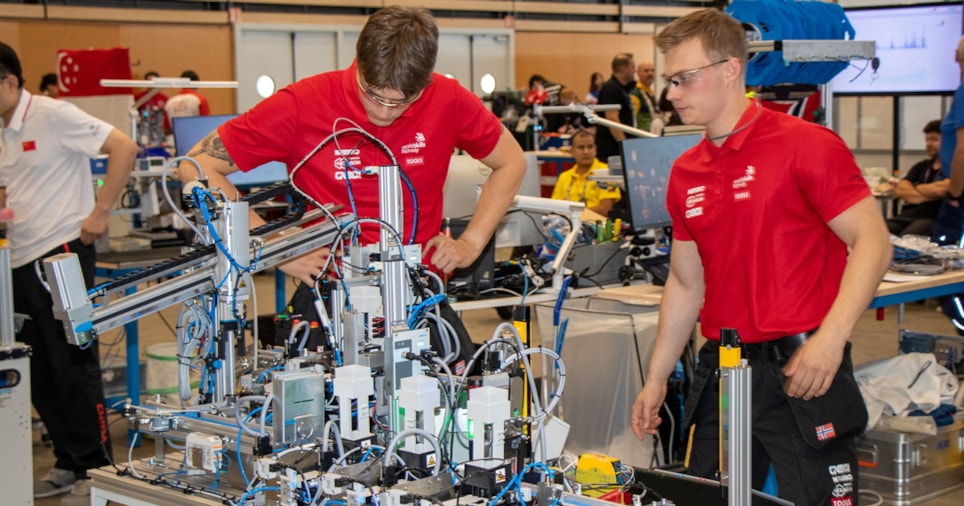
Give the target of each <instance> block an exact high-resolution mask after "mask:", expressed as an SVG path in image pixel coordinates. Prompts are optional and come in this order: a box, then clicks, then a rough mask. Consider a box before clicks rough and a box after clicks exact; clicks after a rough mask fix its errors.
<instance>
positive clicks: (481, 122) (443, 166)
mask: <svg viewBox="0 0 964 506" xmlns="http://www.w3.org/2000/svg"><path fill="white" fill-rule="evenodd" d="M355 69H356V66H355V64H354V63H353V64H352V65H351V67H349V68H347V69H344V70H337V71H333V72H327V73H324V74H318V75H315V76H311V77H308V78H306V79H302V80H301V81H298V82H297V83H294V84H292V85H290V86H288V87H286V88H284V89H282V90H281V91H279V92H278V93H275V94H274V95H272V96H271V97H269V98H267V99H265V100H263V101H262V102H260V103H259V104H258V105H257V106H255V107H254V108H252V109H251V110H250V111H248V112H247V113H245V114H243V115H241V116H239V117H237V118H235V119H234V120H232V121H229V122H228V123H225V124H224V125H222V126H221V127H220V128H219V129H218V132H219V133H220V134H221V140H222V141H223V142H224V146H225V147H226V148H227V150H228V152H229V153H230V154H231V158H233V159H234V161H235V162H236V163H237V164H238V166H239V167H240V168H241V170H250V169H251V168H254V167H257V166H259V165H261V164H263V163H265V162H268V161H273V160H279V161H282V162H285V163H286V164H287V165H288V169H289V171H290V170H291V169H292V168H294V166H295V165H297V164H298V162H299V161H301V159H302V158H304V157H305V155H307V154H308V153H310V152H311V151H312V150H313V149H314V148H315V147H316V146H317V145H318V144H320V143H322V141H324V140H325V139H327V138H328V137H329V136H330V135H331V134H332V132H334V131H335V130H342V129H346V128H353V127H355V126H356V125H357V126H358V127H361V128H362V129H364V130H365V131H367V132H368V133H370V134H371V135H373V136H375V137H376V138H377V139H379V140H380V141H381V142H383V143H384V144H385V145H386V146H387V147H388V148H389V149H390V150H391V151H392V153H394V155H395V158H396V160H397V161H398V163H399V164H400V165H401V167H402V169H403V170H404V172H405V173H406V174H407V175H408V177H409V179H410V180H411V182H412V186H413V187H414V188H415V194H416V195H417V199H418V210H417V211H418V220H419V225H418V231H417V235H416V241H415V242H416V243H418V244H425V242H427V241H428V240H429V239H430V238H432V237H433V236H435V235H436V234H438V233H439V229H440V228H441V224H442V210H443V208H442V187H443V185H444V184H445V178H446V176H447V174H448V166H449V160H450V159H451V156H452V154H453V150H454V149H455V148H456V147H458V148H460V149H463V150H465V151H466V152H467V153H468V154H469V155H471V156H472V157H473V158H476V159H481V158H485V157H486V156H488V155H489V154H491V153H492V150H493V149H495V145H496V143H497V142H498V140H499V136H500V135H501V132H502V124H501V123H500V122H499V119H498V118H497V117H496V116H495V115H494V114H492V112H491V111H489V110H488V109H486V108H485V106H484V105H483V104H482V102H481V100H479V99H478V97H476V96H475V95H473V94H472V92H470V91H469V90H467V89H465V88H463V87H462V85H460V84H459V82H458V81H457V80H455V79H450V78H447V77H445V76H442V75H440V74H434V75H433V77H432V83H431V84H430V85H429V86H428V87H427V88H426V89H425V91H424V92H423V93H422V97H421V98H419V99H418V100H417V101H415V102H414V103H413V104H412V105H411V106H410V107H409V108H408V109H407V110H406V111H405V112H404V113H403V114H402V115H401V117H399V118H398V119H396V120H395V121H394V122H393V123H392V124H391V125H390V126H388V127H384V128H383V127H378V126H375V125H373V124H372V123H370V122H369V121H368V116H367V115H366V113H365V109H364V107H363V105H362V103H361V97H360V96H359V91H358V84H357V81H356V78H355ZM388 163H389V159H388V158H387V157H386V155H385V154H384V153H383V152H382V150H380V149H379V148H378V147H376V146H375V145H374V144H373V143H372V142H371V141H369V140H368V139H366V138H365V137H363V136H362V135H360V134H357V133H346V134H343V135H339V136H338V140H337V143H336V142H334V141H331V142H327V143H326V144H325V146H324V147H323V148H322V149H321V150H320V151H318V153H316V154H315V155H313V156H312V157H311V158H310V159H309V161H308V162H307V164H306V165H305V166H304V167H302V168H301V169H299V171H298V173H297V175H296V176H295V183H296V184H297V185H298V186H299V187H300V188H302V189H303V190H304V191H305V192H306V193H308V194H309V195H311V196H312V197H313V198H315V199H316V200H317V201H319V202H320V203H322V204H325V203H332V202H333V203H339V204H344V205H345V209H346V210H348V211H350V210H351V207H350V199H349V195H348V186H347V184H346V182H350V183H351V189H352V194H353V195H354V202H355V205H356V207H357V209H358V215H359V216H360V217H378V216H379V210H378V179H377V177H376V176H367V175H362V174H361V173H359V172H357V171H354V170H351V169H349V170H347V171H346V170H345V166H346V164H348V165H350V166H351V167H355V168H358V169H361V168H364V167H368V166H376V165H385V164H388ZM402 195H403V199H404V206H405V220H404V221H405V230H404V231H399V232H401V234H402V238H403V240H404V241H405V242H406V243H407V242H408V238H409V235H410V232H411V227H412V217H413V214H414V213H413V211H414V210H415V209H414V204H413V201H412V195H411V192H410V191H409V190H408V188H407V187H406V186H405V185H402ZM363 230H364V235H363V238H362V242H363V243H374V242H377V241H378V234H377V228H375V227H374V226H364V227H363Z"/></svg>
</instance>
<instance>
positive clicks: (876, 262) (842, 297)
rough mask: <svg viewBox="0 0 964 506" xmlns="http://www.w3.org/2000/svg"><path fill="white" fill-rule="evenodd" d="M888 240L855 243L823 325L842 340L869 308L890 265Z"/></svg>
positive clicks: (874, 239)
mask: <svg viewBox="0 0 964 506" xmlns="http://www.w3.org/2000/svg"><path fill="white" fill-rule="evenodd" d="M890 257H891V246H890V244H889V242H888V241H887V240H886V238H880V237H876V236H870V237H866V238H862V239H860V240H858V241H856V242H855V243H854V246H853V248H852V250H851V252H850V256H849V257H848V259H847V266H846V267H845V268H844V272H843V276H842V278H841V280H840V290H839V291H838V292H837V297H836V298H835V299H834V302H833V304H832V305H831V306H830V310H829V311H828V312H827V316H826V317H825V318H824V320H823V322H822V323H821V325H820V328H821V330H827V331H829V332H830V334H831V335H834V336H836V337H837V338H838V339H840V340H842V341H846V340H847V339H849V338H850V334H851V332H853V328H854V326H855V325H856V324H857V320H858V319H859V318H860V315H862V314H863V313H864V311H866V310H867V308H868V307H869V306H870V301H871V300H872V299H873V298H874V295H875V294H876V293H877V288H878V286H880V280H881V278H882V277H883V275H884V273H885V272H886V271H887V266H888V265H889V263H890Z"/></svg>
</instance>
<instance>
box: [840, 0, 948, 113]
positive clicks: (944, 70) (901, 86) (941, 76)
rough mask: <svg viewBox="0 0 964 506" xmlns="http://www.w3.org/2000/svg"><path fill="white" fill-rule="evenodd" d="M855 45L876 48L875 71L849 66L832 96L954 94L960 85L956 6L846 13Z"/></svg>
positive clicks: (860, 65)
mask: <svg viewBox="0 0 964 506" xmlns="http://www.w3.org/2000/svg"><path fill="white" fill-rule="evenodd" d="M846 12H847V18H848V19H849V20H850V23H851V24H852V25H853V27H854V30H855V31H856V35H855V37H854V38H855V39H856V40H873V41H875V42H876V44H877V45H876V47H877V51H876V54H877V58H879V59H880V68H878V70H877V72H876V73H875V72H874V71H873V69H872V68H871V67H870V65H869V62H867V61H866V60H854V61H852V62H851V63H850V66H849V67H847V68H846V69H845V70H843V71H842V72H841V73H839V74H837V76H836V77H834V79H833V81H832V89H833V92H834V93H835V94H851V95H870V94H878V95H908V94H937V93H945V94H946V93H953V92H954V90H956V89H957V87H958V85H960V84H961V70H960V67H959V66H958V65H957V63H955V62H954V52H955V51H956V50H957V43H958V41H959V40H960V38H961V33H962V26H964V24H962V22H964V13H962V6H961V4H960V3H957V4H951V3H946V4H940V5H920V4H918V5H901V6H892V7H874V8H866V9H864V8H858V9H847V11H846Z"/></svg>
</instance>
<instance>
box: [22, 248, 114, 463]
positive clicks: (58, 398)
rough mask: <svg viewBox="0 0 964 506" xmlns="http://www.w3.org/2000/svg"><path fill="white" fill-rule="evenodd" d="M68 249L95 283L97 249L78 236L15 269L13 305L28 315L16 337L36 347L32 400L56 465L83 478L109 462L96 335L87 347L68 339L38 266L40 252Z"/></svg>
mask: <svg viewBox="0 0 964 506" xmlns="http://www.w3.org/2000/svg"><path fill="white" fill-rule="evenodd" d="M68 250H69V251H70V252H72V253H76V254H77V256H78V257H79V258H80V264H81V267H82V269H83V272H84V280H85V281H86V283H87V286H88V287H89V286H93V282H94V264H95V261H96V251H95V249H94V246H93V245H89V246H88V245H84V244H83V243H81V242H80V240H79V239H78V240H75V241H72V242H70V243H68V244H65V245H62V246H59V247H57V248H55V249H53V250H52V251H49V252H47V253H46V254H44V255H43V257H41V259H38V260H37V261H35V262H30V263H28V264H26V265H23V266H21V267H18V268H16V269H14V270H13V299H14V311H16V312H18V313H23V314H26V315H29V316H30V320H28V321H27V322H26V323H25V324H24V327H23V330H22V331H21V332H20V334H19V335H18V336H17V340H19V341H21V342H23V343H25V344H27V345H30V347H31V348H32V349H33V356H32V357H31V359H30V388H31V400H32V402H33V405H34V408H36V410H37V412H38V413H39V414H40V419H41V420H42V421H43V423H44V425H45V426H46V427H47V431H48V432H49V433H50V438H51V440H52V441H53V444H54V456H55V457H56V459H57V461H56V463H55V464H54V465H55V466H56V467H57V468H59V469H66V470H69V471H74V473H75V474H76V475H77V477H78V478H84V477H85V476H86V471H87V470H88V469H93V468H96V467H101V466H105V465H107V464H109V461H108V455H109V454H110V453H109V452H110V451H111V450H110V440H109V434H108V430H107V410H106V408H105V406H104V389H103V384H102V380H101V370H100V355H99V352H98V346H97V341H94V342H93V344H91V346H89V347H88V348H86V349H81V348H79V347H77V346H74V345H72V344H70V343H68V342H67V337H66V334H65V332H64V327H63V324H62V323H61V322H60V321H59V320H57V319H55V318H54V316H53V310H52V306H53V302H52V300H51V298H50V293H49V292H48V291H47V289H46V288H45V287H44V286H43V284H42V283H41V281H40V279H39V278H38V277H37V272H36V267H35V264H36V263H37V262H39V261H40V260H42V258H46V257H49V256H52V255H56V254H58V253H63V252H65V251H68ZM40 269H41V271H42V269H43V266H42V265H41V266H40ZM105 452H106V453H105Z"/></svg>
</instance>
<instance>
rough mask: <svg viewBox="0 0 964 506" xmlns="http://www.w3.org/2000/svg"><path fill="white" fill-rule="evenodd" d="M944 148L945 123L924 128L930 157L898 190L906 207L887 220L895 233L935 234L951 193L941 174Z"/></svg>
mask: <svg viewBox="0 0 964 506" xmlns="http://www.w3.org/2000/svg"><path fill="white" fill-rule="evenodd" d="M940 145H941V122H940V120H934V121H930V122H928V123H927V125H925V126H924V146H925V148H924V149H925V150H926V151H927V158H926V159H924V160H921V161H920V162H917V163H916V164H915V165H914V166H913V167H911V169H910V170H909V171H907V175H906V176H904V178H903V179H901V180H900V182H898V183H897V187H896V188H895V190H894V192H895V194H896V196H897V198H899V199H900V200H901V201H902V204H903V205H902V207H901V209H900V214H898V215H897V216H894V217H893V218H890V219H888V220H887V228H888V229H889V230H890V233H891V234H894V235H901V236H902V235H923V236H929V235H930V234H931V229H932V228H933V227H934V220H935V219H936V218H937V211H938V210H939V209H940V207H941V201H942V200H944V196H945V195H946V194H947V184H948V181H949V180H948V179H945V178H944V175H943V174H942V173H941V160H940V158H938V157H937V150H938V149H939V148H940Z"/></svg>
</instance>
